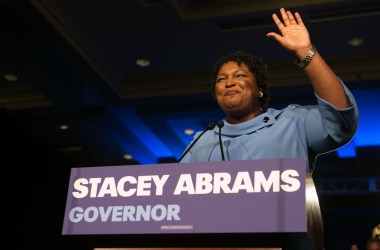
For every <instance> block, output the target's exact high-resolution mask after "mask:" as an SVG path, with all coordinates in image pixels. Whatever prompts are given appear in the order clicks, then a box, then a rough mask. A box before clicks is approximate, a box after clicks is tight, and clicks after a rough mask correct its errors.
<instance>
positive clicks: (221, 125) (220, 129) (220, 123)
mask: <svg viewBox="0 0 380 250" xmlns="http://www.w3.org/2000/svg"><path fill="white" fill-rule="evenodd" d="M223 126H224V122H223V121H218V128H219V145H220V153H221V154H222V160H223V161H225V159H224V150H223V142H222V128H223Z"/></svg>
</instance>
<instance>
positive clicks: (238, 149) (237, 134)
mask: <svg viewBox="0 0 380 250" xmlns="http://www.w3.org/2000/svg"><path fill="white" fill-rule="evenodd" d="M343 86H344V88H345V92H346V95H347V97H348V99H349V101H350V103H351V107H349V108H345V109H336V108H335V107H334V106H333V105H332V104H330V103H328V102H326V101H325V100H323V99H321V98H320V97H319V96H317V95H316V98H317V101H318V105H312V106H300V105H295V104H292V105H289V106H288V107H286V108H284V109H282V110H277V109H272V108H269V109H268V110H267V111H266V112H264V113H262V114H261V115H259V116H257V117H255V118H253V119H252V120H249V121H247V122H244V123H241V124H229V123H228V122H227V121H226V120H225V119H224V120H223V121H224V126H223V128H222V129H221V138H222V141H223V150H224V156H225V160H226V161H227V160H255V159H274V158H304V159H305V161H306V164H307V166H309V164H311V163H312V162H313V161H314V160H315V158H316V156H317V155H319V154H323V153H327V152H330V151H332V150H336V149H338V148H339V147H342V146H343V145H345V144H346V143H348V142H349V141H350V140H351V139H352V138H353V136H354V135H355V133H356V130H357V127H358V116H359V112H358V107H357V104H356V101H355V99H354V96H353V95H352V93H351V92H350V91H349V89H348V88H347V87H346V86H345V85H344V84H343ZM200 133H201V132H197V133H195V135H194V139H195V138H197V137H198V135H199V134H200ZM218 136H219V128H218V127H215V128H214V129H213V130H209V131H207V132H206V133H205V134H204V135H203V136H202V137H200V139H199V140H198V142H196V144H195V145H194V146H193V147H192V149H191V150H190V151H189V152H188V153H187V154H186V156H185V157H184V158H183V159H182V160H181V162H208V161H221V160H222V155H221V150H220V145H219V137H218ZM194 139H193V140H194ZM189 145H190V144H189ZM310 167H311V166H310Z"/></svg>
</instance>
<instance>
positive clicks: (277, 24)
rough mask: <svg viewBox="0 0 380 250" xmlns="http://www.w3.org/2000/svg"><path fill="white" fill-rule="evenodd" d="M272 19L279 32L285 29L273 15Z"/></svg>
mask: <svg viewBox="0 0 380 250" xmlns="http://www.w3.org/2000/svg"><path fill="white" fill-rule="evenodd" d="M272 18H273V21H274V23H275V24H276V26H277V28H278V29H279V30H280V31H281V30H282V29H283V28H284V27H285V26H284V24H283V23H282V22H281V20H280V19H279V18H278V16H277V15H276V14H273V15H272Z"/></svg>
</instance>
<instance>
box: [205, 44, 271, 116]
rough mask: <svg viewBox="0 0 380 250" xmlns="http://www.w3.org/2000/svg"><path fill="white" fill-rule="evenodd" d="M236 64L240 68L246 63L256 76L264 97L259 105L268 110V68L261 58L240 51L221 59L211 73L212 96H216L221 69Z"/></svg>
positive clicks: (260, 99)
mask: <svg viewBox="0 0 380 250" xmlns="http://www.w3.org/2000/svg"><path fill="white" fill-rule="evenodd" d="M231 61H232V62H236V63H237V64H238V65H239V66H240V65H241V64H242V63H244V64H245V65H246V66H247V67H248V69H249V70H250V71H251V72H252V73H253V74H254V75H255V77H256V81H257V84H258V86H259V88H260V89H261V91H262V92H263V97H261V98H259V104H260V107H261V108H262V109H266V108H267V107H268V104H269V99H270V98H269V87H268V83H269V80H268V67H267V65H266V64H265V63H264V61H263V59H262V58H261V57H257V56H252V55H250V54H248V53H247V52H245V51H242V50H238V51H235V52H232V53H229V54H228V55H226V56H224V57H221V58H219V60H218V61H217V62H216V63H215V65H214V67H213V69H212V72H211V94H212V95H213V96H215V85H216V78H217V75H218V73H219V70H220V68H221V67H222V65H223V64H225V63H227V62H231Z"/></svg>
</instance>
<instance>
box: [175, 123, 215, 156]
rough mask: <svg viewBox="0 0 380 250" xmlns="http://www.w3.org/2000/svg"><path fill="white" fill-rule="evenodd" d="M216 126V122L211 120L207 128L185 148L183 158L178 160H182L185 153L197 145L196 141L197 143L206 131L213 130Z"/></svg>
mask: <svg viewBox="0 0 380 250" xmlns="http://www.w3.org/2000/svg"><path fill="white" fill-rule="evenodd" d="M214 128H215V123H214V122H209V123H208V126H207V128H206V129H205V130H203V131H202V133H200V134H199V135H198V137H197V138H196V139H195V140H194V141H193V142H192V143H191V144H190V146H189V147H188V148H187V149H186V150H185V152H183V154H182V156H181V158H179V160H178V162H180V161H181V160H182V159H183V157H185V155H186V154H187V153H188V152H189V151H190V149H191V148H192V147H193V146H194V145H195V143H197V141H198V140H199V138H201V136H202V135H203V134H204V133H206V131H207V130H212V129H214Z"/></svg>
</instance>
